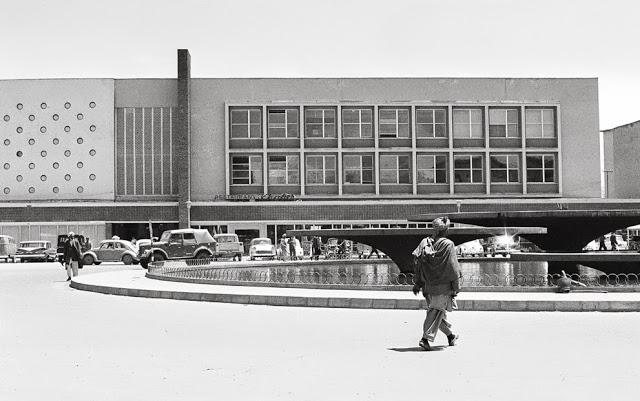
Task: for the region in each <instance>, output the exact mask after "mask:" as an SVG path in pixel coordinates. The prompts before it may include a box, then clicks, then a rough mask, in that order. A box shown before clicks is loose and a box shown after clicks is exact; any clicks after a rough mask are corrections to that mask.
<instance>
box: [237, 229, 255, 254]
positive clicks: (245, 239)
mask: <svg viewBox="0 0 640 401" xmlns="http://www.w3.org/2000/svg"><path fill="white" fill-rule="evenodd" d="M236 235H237V236H238V239H239V240H240V241H241V242H242V243H243V244H244V254H245V255H248V254H249V243H250V242H251V240H252V239H254V238H259V237H260V230H236Z"/></svg>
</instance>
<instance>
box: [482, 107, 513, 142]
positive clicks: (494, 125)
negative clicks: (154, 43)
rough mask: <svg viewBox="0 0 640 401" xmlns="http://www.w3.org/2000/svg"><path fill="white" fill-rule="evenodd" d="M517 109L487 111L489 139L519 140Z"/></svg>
mask: <svg viewBox="0 0 640 401" xmlns="http://www.w3.org/2000/svg"><path fill="white" fill-rule="evenodd" d="M518 126H519V122H518V110H517V109H489V137H491V138H519V137H520V132H519V129H518Z"/></svg>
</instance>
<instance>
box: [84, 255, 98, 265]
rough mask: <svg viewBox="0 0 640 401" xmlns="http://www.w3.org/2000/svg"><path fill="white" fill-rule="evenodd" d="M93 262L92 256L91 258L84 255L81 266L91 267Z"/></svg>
mask: <svg viewBox="0 0 640 401" xmlns="http://www.w3.org/2000/svg"><path fill="white" fill-rule="evenodd" d="M93 262H95V260H94V259H93V256H91V255H84V257H83V258H82V264H83V265H92V264H93Z"/></svg>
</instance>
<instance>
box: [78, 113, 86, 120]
mask: <svg viewBox="0 0 640 401" xmlns="http://www.w3.org/2000/svg"><path fill="white" fill-rule="evenodd" d="M76 118H77V119H78V120H82V119H83V118H84V116H83V115H82V113H78V115H77V116H76Z"/></svg>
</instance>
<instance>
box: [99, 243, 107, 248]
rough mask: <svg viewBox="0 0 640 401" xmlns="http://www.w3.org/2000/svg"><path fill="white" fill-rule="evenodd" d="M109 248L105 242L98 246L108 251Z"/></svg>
mask: <svg viewBox="0 0 640 401" xmlns="http://www.w3.org/2000/svg"><path fill="white" fill-rule="evenodd" d="M108 248H109V243H108V242H105V243H103V244H102V245H100V249H108Z"/></svg>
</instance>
